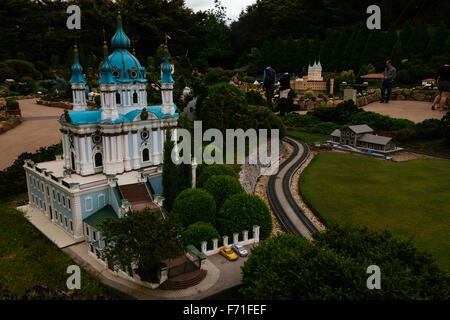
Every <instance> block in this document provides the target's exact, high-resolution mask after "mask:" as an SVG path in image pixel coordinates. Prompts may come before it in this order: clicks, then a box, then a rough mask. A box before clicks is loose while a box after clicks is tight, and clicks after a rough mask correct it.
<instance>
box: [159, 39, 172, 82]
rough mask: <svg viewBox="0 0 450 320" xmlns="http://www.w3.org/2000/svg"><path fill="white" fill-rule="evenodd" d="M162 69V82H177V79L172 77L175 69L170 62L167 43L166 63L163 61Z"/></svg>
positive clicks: (165, 50) (165, 51)
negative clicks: (174, 79)
mask: <svg viewBox="0 0 450 320" xmlns="http://www.w3.org/2000/svg"><path fill="white" fill-rule="evenodd" d="M161 71H162V77H161V83H174V82H175V81H173V78H172V71H173V69H172V66H171V65H170V62H169V50H168V48H167V45H166V46H165V49H164V63H163V66H162V69H161Z"/></svg>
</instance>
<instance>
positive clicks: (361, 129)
mask: <svg viewBox="0 0 450 320" xmlns="http://www.w3.org/2000/svg"><path fill="white" fill-rule="evenodd" d="M349 129H350V130H352V131H353V132H354V133H368V132H373V129H372V128H371V127H369V126H368V125H367V124H359V125H356V126H349Z"/></svg>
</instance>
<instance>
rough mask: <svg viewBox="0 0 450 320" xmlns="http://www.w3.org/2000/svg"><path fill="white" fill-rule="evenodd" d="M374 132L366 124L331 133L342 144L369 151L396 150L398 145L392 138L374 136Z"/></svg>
mask: <svg viewBox="0 0 450 320" xmlns="http://www.w3.org/2000/svg"><path fill="white" fill-rule="evenodd" d="M373 132H374V131H373V129H372V128H371V127H369V126H368V125H366V124H362V125H357V126H349V127H347V128H345V129H343V130H339V129H336V130H334V131H333V132H332V133H331V139H332V141H334V142H337V143H340V144H344V145H348V146H353V147H356V148H362V149H367V150H376V151H381V152H386V151H392V150H395V148H396V145H395V143H394V142H393V141H392V138H390V137H384V136H377V135H374V134H372V133H373Z"/></svg>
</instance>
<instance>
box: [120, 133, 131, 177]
mask: <svg viewBox="0 0 450 320" xmlns="http://www.w3.org/2000/svg"><path fill="white" fill-rule="evenodd" d="M128 136H129V134H128V132H127V134H125V135H123V136H122V138H123V145H124V149H125V170H126V171H130V170H131V164H130V146H129V144H128Z"/></svg>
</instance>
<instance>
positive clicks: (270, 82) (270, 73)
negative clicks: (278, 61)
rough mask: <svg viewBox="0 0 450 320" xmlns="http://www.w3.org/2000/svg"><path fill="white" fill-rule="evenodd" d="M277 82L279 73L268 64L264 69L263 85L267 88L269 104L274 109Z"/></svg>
mask: <svg viewBox="0 0 450 320" xmlns="http://www.w3.org/2000/svg"><path fill="white" fill-rule="evenodd" d="M276 82H277V74H276V72H275V70H274V69H273V68H272V67H271V66H270V65H268V66H267V68H266V69H265V70H264V78H263V86H264V89H265V90H266V98H267V106H268V107H269V108H270V110H272V98H273V91H274V89H275V83H276Z"/></svg>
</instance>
